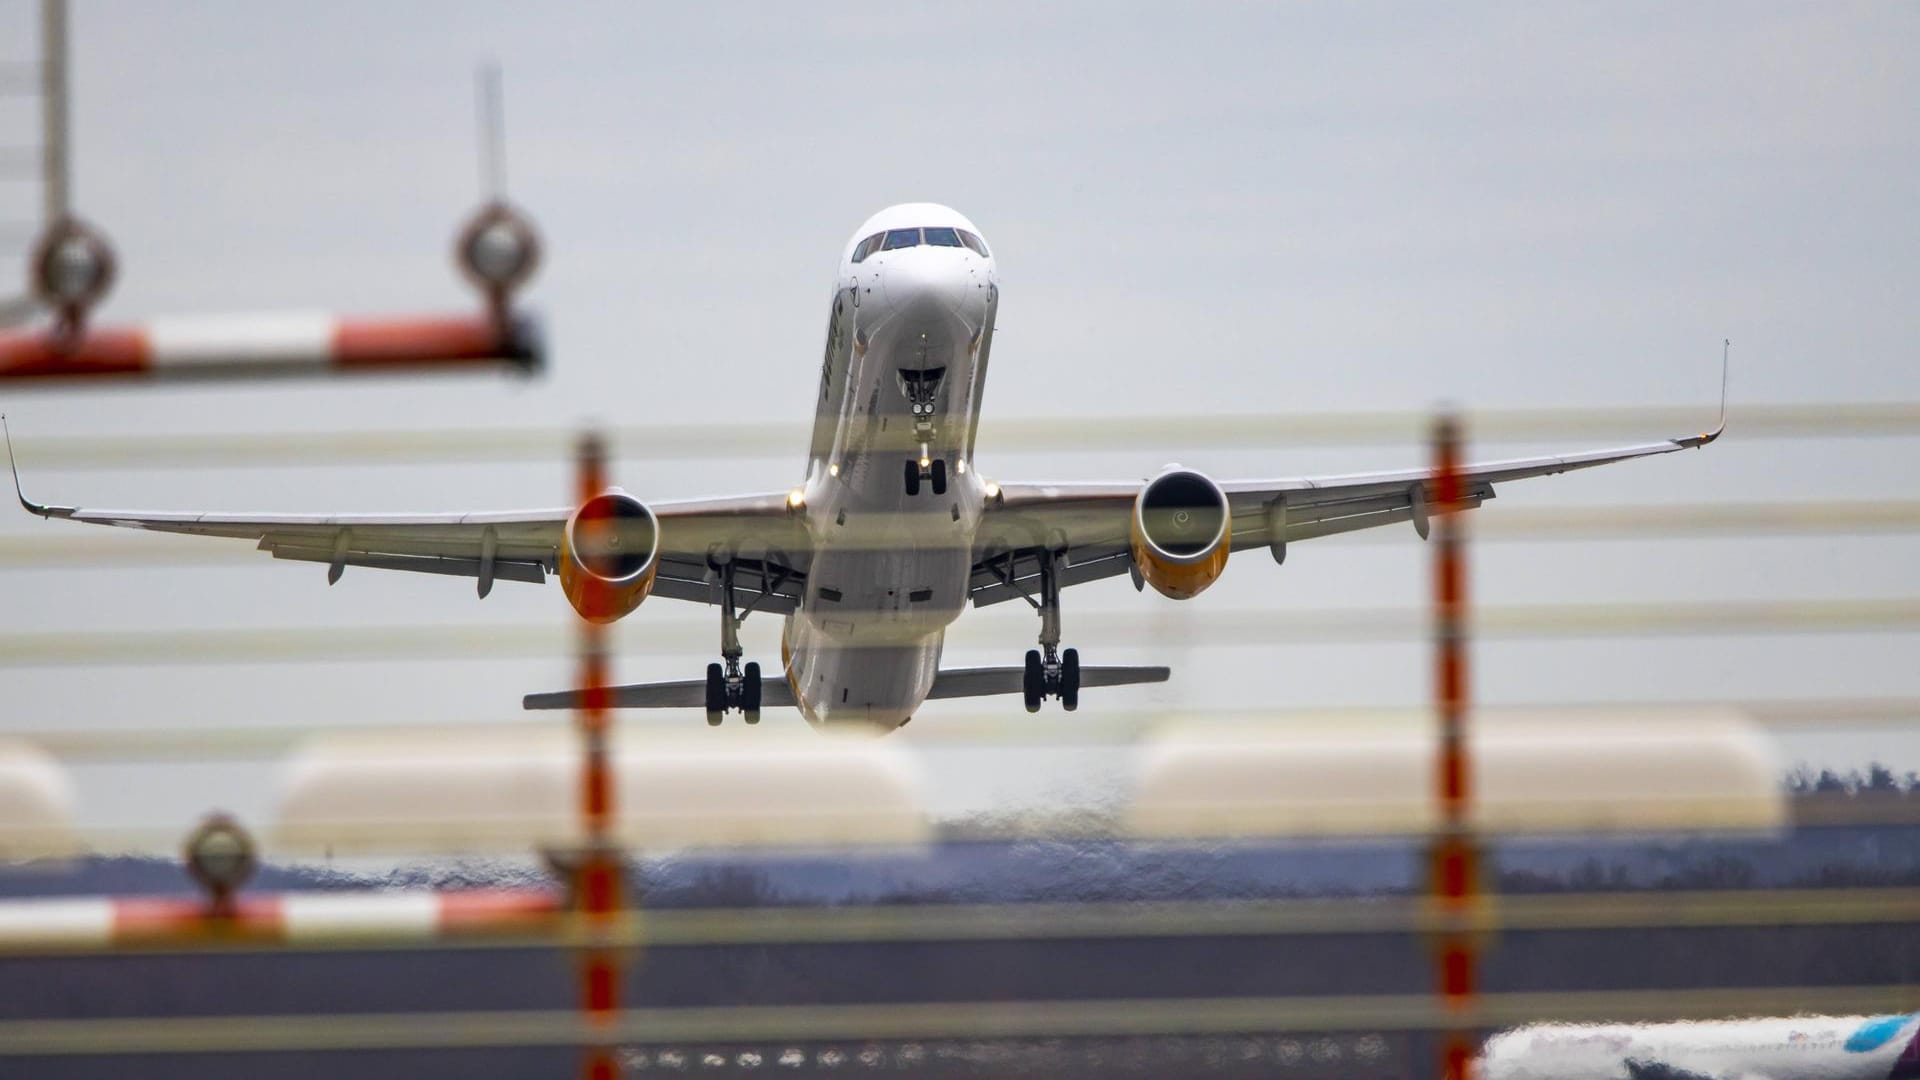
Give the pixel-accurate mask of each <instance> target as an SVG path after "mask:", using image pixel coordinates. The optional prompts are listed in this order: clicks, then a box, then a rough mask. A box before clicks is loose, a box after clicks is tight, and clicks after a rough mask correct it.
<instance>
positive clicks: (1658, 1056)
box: [1479, 1013, 1920, 1080]
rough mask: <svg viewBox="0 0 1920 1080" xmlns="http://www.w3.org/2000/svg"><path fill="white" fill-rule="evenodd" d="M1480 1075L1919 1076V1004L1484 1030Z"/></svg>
mask: <svg viewBox="0 0 1920 1080" xmlns="http://www.w3.org/2000/svg"><path fill="white" fill-rule="evenodd" d="M1479 1075H1480V1077H1481V1080H1917V1078H1920V1013H1913V1014H1910V1015H1907V1016H1873V1017H1867V1016H1797V1017H1790V1018H1784V1019H1768V1020H1723V1021H1707V1022H1694V1023H1677V1024H1609V1025H1594V1026H1585V1025H1572V1024H1568V1025H1557V1024H1555V1025H1540V1026H1537V1027H1524V1028H1519V1029H1516V1030H1514V1031H1506V1032H1502V1033H1500V1034H1498V1035H1495V1036H1494V1037H1493V1038H1491V1039H1488V1040H1487V1045H1486V1048H1485V1051H1484V1052H1483V1054H1482V1056H1481V1060H1480V1073H1479Z"/></svg>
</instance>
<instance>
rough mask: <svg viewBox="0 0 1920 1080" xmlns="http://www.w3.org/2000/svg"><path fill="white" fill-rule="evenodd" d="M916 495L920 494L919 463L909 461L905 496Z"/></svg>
mask: <svg viewBox="0 0 1920 1080" xmlns="http://www.w3.org/2000/svg"><path fill="white" fill-rule="evenodd" d="M918 494H920V463H919V462H917V461H909V462H907V495H908V497H912V496H914V495H918Z"/></svg>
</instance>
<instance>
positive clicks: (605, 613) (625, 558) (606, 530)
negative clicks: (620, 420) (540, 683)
mask: <svg viewBox="0 0 1920 1080" xmlns="http://www.w3.org/2000/svg"><path fill="white" fill-rule="evenodd" d="M659 555H660V522H659V521H658V520H656V519H655V518H654V516H653V511H651V510H649V509H647V507H646V504H645V503H642V502H641V501H640V500H639V499H636V498H634V497H633V496H631V495H629V494H627V493H626V492H624V491H621V490H619V489H617V488H613V489H609V490H607V491H605V492H602V493H601V494H599V495H595V496H594V497H593V498H591V499H588V500H587V501H586V502H584V503H581V504H580V508H579V509H578V510H575V511H574V512H573V516H572V517H570V518H568V519H567V527H566V531H564V532H563V533H561V534H560V588H561V590H562V591H564V592H565V593H566V594H567V600H568V601H569V602H571V603H572V604H573V609H574V610H575V611H578V612H579V613H580V616H581V617H582V618H584V619H586V620H587V621H589V622H597V623H609V622H612V621H614V620H615V619H618V618H620V617H621V616H623V615H625V614H627V613H628V612H630V611H632V610H633V609H634V608H637V607H639V606H640V601H642V600H645V599H646V598H647V594H648V593H649V592H652V591H653V577H654V574H655V573H656V572H658V571H659V569H660V559H659Z"/></svg>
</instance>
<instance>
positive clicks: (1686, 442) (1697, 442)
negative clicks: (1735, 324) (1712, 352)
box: [1673, 338, 1733, 448]
mask: <svg viewBox="0 0 1920 1080" xmlns="http://www.w3.org/2000/svg"><path fill="white" fill-rule="evenodd" d="M1732 350H1733V340H1732V339H1731V338H1723V339H1722V340H1721V342H1720V419H1719V420H1718V421H1716V422H1715V423H1714V425H1713V430H1712V431H1703V432H1701V433H1700V434H1698V435H1689V436H1687V437H1686V438H1684V439H1675V440H1673V441H1674V442H1676V443H1678V444H1680V445H1681V446H1683V447H1687V448H1692V447H1696V446H1705V445H1707V444H1708V443H1710V442H1712V441H1713V440H1715V439H1717V438H1719V437H1720V436H1721V435H1723V434H1725V433H1726V430H1727V354H1728V353H1730V352H1731V351H1732Z"/></svg>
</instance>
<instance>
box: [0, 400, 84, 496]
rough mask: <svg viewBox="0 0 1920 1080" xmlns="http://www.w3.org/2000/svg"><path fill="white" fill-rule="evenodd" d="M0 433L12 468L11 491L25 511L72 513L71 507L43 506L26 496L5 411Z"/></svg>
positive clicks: (1, 420)
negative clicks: (5, 444) (4, 440)
mask: <svg viewBox="0 0 1920 1080" xmlns="http://www.w3.org/2000/svg"><path fill="white" fill-rule="evenodd" d="M0 433H4V434H5V435H6V439H7V467H8V468H9V469H12V470H13V493H14V495H16V496H17V497H18V498H19V499H20V505H21V506H22V507H24V508H25V509H26V511H27V513H29V514H38V515H40V516H41V517H66V516H68V515H69V514H71V513H73V509H72V507H67V506H43V505H41V504H40V503H37V502H34V501H33V500H32V499H29V498H27V494H26V492H24V491H21V490H20V464H19V462H17V461H15V460H14V459H13V429H12V428H11V427H9V426H8V425H7V414H6V413H0Z"/></svg>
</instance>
